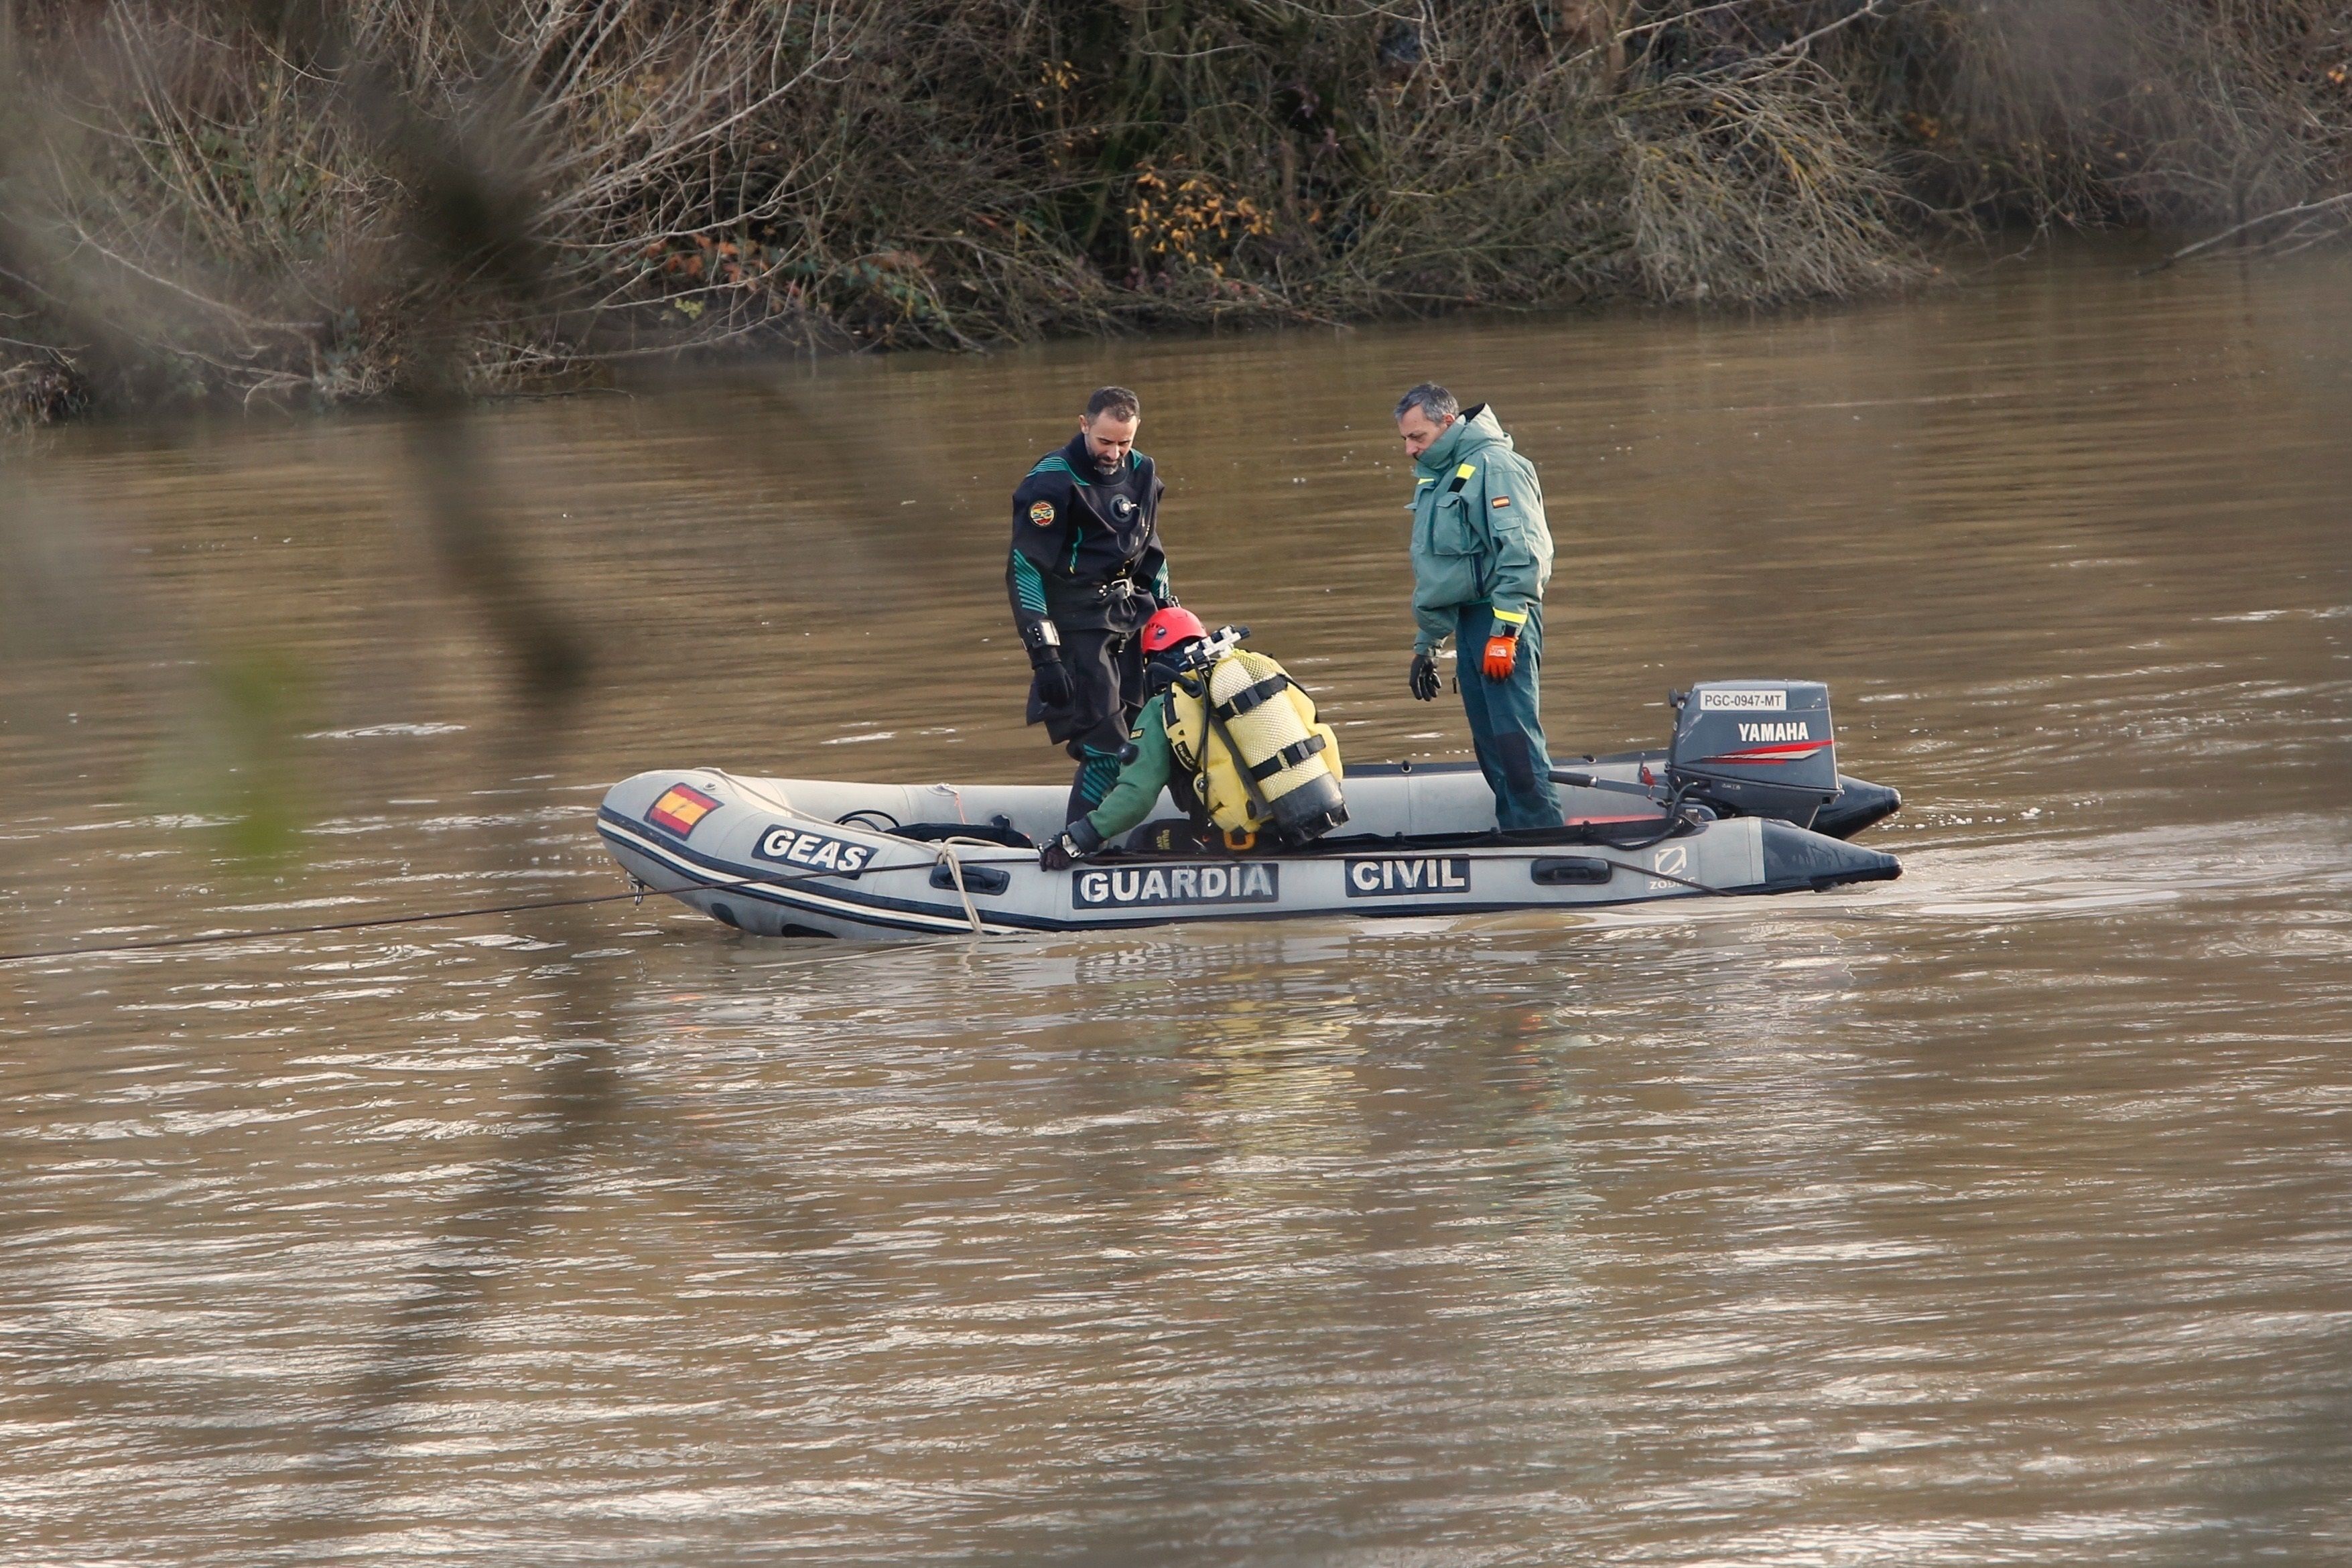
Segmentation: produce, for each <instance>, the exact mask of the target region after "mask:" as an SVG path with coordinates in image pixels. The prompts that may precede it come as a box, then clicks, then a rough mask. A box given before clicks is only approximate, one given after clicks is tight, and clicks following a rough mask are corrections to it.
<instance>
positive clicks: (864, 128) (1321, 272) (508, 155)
mask: <svg viewBox="0 0 2352 1568" xmlns="http://www.w3.org/2000/svg"><path fill="white" fill-rule="evenodd" d="M0 16H5V21H0V50H5V60H0V91H5V95H6V96H5V105H0V311H5V313H6V314H7V315H8V316H9V318H10V323H9V324H7V325H6V326H5V328H0V398H5V401H6V402H8V403H9V404H11V405H13V406H14V408H15V409H16V411H17V414H18V416H20V417H22V416H34V417H40V416H49V415H54V414H55V413H58V412H61V411H65V410H68V409H70V408H72V407H77V406H84V405H90V404H92V403H95V404H98V405H108V404H140V403H152V402H155V401H159V400H170V399H173V398H180V397H200V396H220V395H233V396H247V397H253V396H266V397H274V398H301V399H338V398H347V397H354V396H366V395H374V394H379V393H382V392H384V391H387V390H392V389H394V388H396V387H398V386H399V385H401V384H402V383H403V382H404V381H405V380H409V379H411V378H413V377H415V376H416V375H420V374H424V372H423V370H422V369H421V368H420V367H425V366H430V365H441V366H446V365H449V364H453V363H454V364H457V365H459V366H461V367H462V370H463V379H464V381H465V383H466V384H471V385H475V386H485V385H497V384H509V383H511V382H513V381H515V380H517V379H519V378H524V377H530V376H535V375H548V374H568V373H578V372H579V371H581V370H582V369H583V367H593V366H597V365H609V364H611V363H615V362H616V361H617V360H620V359H624V358H626V357H629V356H644V355H650V354H667V353H679V352H696V351H707V350H709V349H710V348H713V347H715V346H718V345H722V344H730V343H732V344H744V343H751V344H777V343H784V342H792V343H810V342H834V343H860V342H862V343H878V344H921V345H938V346H951V347H971V346H975V345H981V344H985V343H989V342H1001V341H1004V340H1008V339H1015V338H1023V337H1030V336H1034V335H1037V334H1042V333H1049V332H1066V331H1104V330H1115V329H1119V328H1126V327H1147V326H1151V325H1156V324H1162V323H1197V322H1209V321H1283V320H1308V319H1320V320H1328V319H1339V318H1362V317H1368V316H1373V315H1378V314H1384V313H1397V312H1408V311H1430V310H1444V309H1448V308H1453V307H1457V306H1465V305H1488V306H1530V305H1538V304H1550V303H1558V302H1567V301H1576V300H1610V299H1622V300H1653V301H1668V302H1681V301H1698V300H1706V301H1712V302H1717V303H1724V302H1730V303H1771V302H1778V301H1785V300H1801V299H1839V298H1845V297H1851V296H1854V295H1857V294H1861V293H1864V292H1866V291H1871V290H1876V289H1886V288H1889V287H1895V286H1899V285H1901V284H1902V283H1904V282H1905V281H1906V280H1908V279H1912V278H1914V277H1916V276H1917V275H1918V274H1919V273H1920V272H1921V271H1922V270H1923V264H1922V259H1921V258H1922V251H1921V247H1922V245H1923V244H1924V243H1926V242H1927V241H1929V240H1931V239H1933V238H1934V237H1937V235H1939V234H1944V233H1949V232H1951V231H1953V230H1956V229H1957V230H1962V231H1968V230H1979V229H1983V228H1988V227H1992V226H2015V225H2029V226H2032V225H2053V224H2054V225H2074V226H2105V225H2142V226H2157V227H2163V228H2171V229H2180V230H2190V231H2202V232H2214V231H2219V230H2223V229H2228V228H2231V227H2233V226H2239V225H2243V226H2244V227H2243V229H2242V231H2241V232H2240V234H2239V235H2238V236H2237V238H2238V239H2240V240H2241V241H2242V242H2245V243H2252V244H2256V245H2261V246H2265V247H2272V248H2282V247H2293V246H2294V245H2299V244H2305V243H2310V242H2314V241H2315V240H2317V239H2319V238H2322V237H2326V235H2328V234H2330V233H2332V232H2334V231H2335V228H2336V225H2337V223H2338V222H2339V221H2340V220H2342V219H2345V218H2347V217H2352V211H2347V206H2348V205H2352V195H2347V192H2352V86H2347V69H2352V6H2347V5H2345V4H2343V3H2342V0H1534V3H1518V0H1509V3H1506V0H1117V3H1111V0H509V3H507V4H501V5H471V6H467V5H465V4H463V3H462V0H459V3H457V4H454V5H453V3H452V0H341V3H339V4H323V3H320V0H256V3H254V4H251V5H237V4H233V3H229V0H210V3H207V0H103V3H100V4H89V3H86V0H0ZM428 349H430V350H431V351H432V352H426V351H427V350H428ZM439 374H443V375H444V376H445V379H446V371H445V372H442V373H439Z"/></svg>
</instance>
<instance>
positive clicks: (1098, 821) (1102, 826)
mask: <svg viewBox="0 0 2352 1568" xmlns="http://www.w3.org/2000/svg"><path fill="white" fill-rule="evenodd" d="M1132 738H1133V740H1134V742H1135V760H1134V761H1133V762H1131V763H1126V764H1125V765H1123V766H1122V767H1121V768H1120V769H1119V770H1118V783H1117V784H1112V785H1111V786H1110V793H1109V794H1108V795H1105V796H1103V803H1102V804H1101V805H1098V806H1097V807H1095V808H1094V809H1093V810H1092V811H1090V812H1088V813H1087V821H1088V822H1090V823H1092V824H1093V825H1094V830H1095V831H1096V832H1097V833H1099V834H1101V835H1102V836H1103V842H1105V843H1106V844H1108V842H1110V841H1111V840H1112V839H1114V838H1116V837H1118V836H1119V835H1120V834H1122V833H1127V832H1130V831H1132V830H1133V829H1135V828H1138V827H1140V826H1143V819H1144V818H1145V817H1147V816H1150V815H1151V808H1152V807H1153V806H1154V805H1158V804H1159V801H1160V791H1161V790H1163V789H1166V788H1167V787H1168V780H1169V776H1170V774H1171V773H1173V772H1174V770H1175V766H1176V760H1175V754H1174V753H1173V752H1171V751H1170V750H1169V748H1168V693H1166V692H1165V691H1162V692H1160V693H1159V694H1158V695H1157V696H1155V697H1153V698H1152V699H1151V700H1150V701H1149V702H1147V703H1145V704H1144V705H1143V711H1142V712H1141V713H1139V714H1138V715H1136V720H1135V731H1134V734H1133V737H1132Z"/></svg>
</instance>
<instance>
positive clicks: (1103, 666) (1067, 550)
mask: <svg viewBox="0 0 2352 1568" xmlns="http://www.w3.org/2000/svg"><path fill="white" fill-rule="evenodd" d="M1166 488H1167V487H1165V486H1164V485H1162V484H1161V483H1160V476H1159V474H1158V473H1157V472H1156V471H1155V470H1154V469H1153V468H1152V465H1151V459H1150V458H1147V457H1145V456H1144V455H1143V454H1142V453H1140V452H1129V454H1128V456H1127V459H1126V462H1125V463H1124V464H1123V465H1122V466H1121V467H1120V468H1119V469H1118V472H1117V473H1114V474H1108V475H1106V474H1103V473H1101V472H1098V471H1097V469H1096V468H1095V461H1094V456H1093V454H1092V453H1090V452H1088V451H1087V437H1086V435H1085V433H1084V432H1083V431H1081V432H1080V433H1079V434H1077V435H1076V436H1074V437H1071V438H1070V444H1069V445H1068V446H1066V447H1063V448H1062V449H1061V450H1059V451H1057V452H1050V453H1048V454H1046V455H1045V457H1043V458H1039V459H1038V460H1037V462H1036V465H1035V466H1034V468H1031V469H1030V470H1029V474H1028V477H1027V478H1026V479H1023V480H1022V481H1021V485H1020V488H1019V489H1015V490H1014V491H1013V549H1012V552H1011V554H1010V556H1009V558H1008V559H1007V561H1006V563H1005V568H1004V585H1005V591H1006V593H1007V594H1008V595H1010V596H1011V598H1012V600H1013V623H1014V625H1015V626H1018V627H1019V628H1020V630H1021V642H1022V646H1023V647H1025V648H1028V649H1029V650H1030V652H1031V658H1032V660H1033V662H1034V660H1035V658H1036V657H1037V655H1038V653H1039V652H1040V649H1041V644H1050V643H1051V642H1052V641H1053V640H1054V639H1055V638H1058V641H1059V647H1060V653H1061V660H1062V664H1063V667H1064V668H1066V670H1067V671H1068V672H1069V676H1070V684H1071V687H1072V689H1073V692H1074V696H1073V700H1072V701H1071V703H1070V705H1069V706H1067V707H1063V708H1048V707H1046V706H1045V703H1044V701H1043V700H1040V698H1039V697H1038V695H1037V686H1036V683H1035V681H1034V680H1033V681H1032V682H1031V683H1030V687H1029V712H1028V718H1029V722H1030V723H1032V724H1043V725H1045V733H1046V734H1048V735H1050V736H1051V737H1053V739H1054V740H1055V742H1057V743H1058V744H1060V745H1061V746H1062V747H1063V748H1064V749H1066V751H1067V752H1069V753H1070V755H1072V756H1073V757H1076V759H1077V761H1078V773H1077V777H1076V780H1075V781H1073V783H1072V784H1071V788H1070V807H1069V814H1070V816H1072V817H1074V818H1075V817H1078V816H1084V815H1085V814H1086V813H1087V812H1088V811H1091V810H1093V809H1094V807H1095V806H1096V805H1098V804H1100V803H1101V800H1102V797H1103V795H1105V794H1107V793H1108V791H1109V789H1110V786H1111V782H1112V781H1113V780H1114V779H1116V778H1117V777H1118V753H1119V748H1120V747H1122V746H1124V745H1125V744H1126V743H1127V731H1128V728H1129V726H1130V725H1131V724H1133V723H1134V721H1135V715H1136V713H1137V711H1138V710H1140V709H1141V708H1142V706H1143V699H1144V690H1143V650H1142V647H1141V646H1140V645H1139V643H1138V641H1137V639H1136V633H1137V632H1138V631H1139V630H1140V629H1141V628H1142V626H1143V623H1144V622H1145V621H1147V620H1149V619H1150V617H1151V615H1152V613H1153V612H1154V611H1156V610H1158V609H1159V608H1160V606H1161V605H1172V604H1174V603H1175V602H1176V595H1174V594H1173V593H1171V591H1170V590H1169V586H1168V557H1167V554H1166V552H1164V551H1162V550H1161V549H1160V530H1159V517H1160V495H1161V493H1162V492H1163V491H1164V490H1165V489H1166ZM1049 627H1050V628H1051V629H1050V632H1049V631H1048V630H1047V629H1046V628H1049Z"/></svg>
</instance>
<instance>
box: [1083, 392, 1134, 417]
mask: <svg viewBox="0 0 2352 1568" xmlns="http://www.w3.org/2000/svg"><path fill="white" fill-rule="evenodd" d="M1097 414H1108V415H1109V416H1111V417H1112V418H1114V419H1140V418H1142V417H1143V399H1141V398H1140V397H1138V396H1136V395H1135V394H1133V393H1131V392H1129V391H1128V389H1127V388H1125V387H1123V386H1097V387H1096V388H1095V395H1093V396H1092V397H1089V398H1087V419H1089V420H1092V419H1093V418H1094V416H1096V415H1097Z"/></svg>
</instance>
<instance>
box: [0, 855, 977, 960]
mask: <svg viewBox="0 0 2352 1568" xmlns="http://www.w3.org/2000/svg"><path fill="white" fill-rule="evenodd" d="M988 847H990V848H992V849H996V848H1002V847H1003V846H1002V845H994V844H992V845H990V846H988ZM937 864H938V862H937V861H936V860H926V861H922V862H919V863H918V864H916V865H912V866H867V867H865V868H862V869H860V870H859V871H857V872H856V873H855V875H857V876H861V877H873V876H879V875H881V874H882V873H884V872H886V871H929V870H930V869H931V868H933V867H935V866H936V865H937ZM852 874H853V873H850V872H846V871H809V872H803V873H802V874H799V875H796V876H791V877H739V878H736V879H732V880H730V881H725V882H697V883H695V884H694V885H693V886H692V887H690V888H681V889H677V890H678V891H679V892H713V893H723V892H725V891H727V890H728V889H730V888H789V887H792V886H794V885H795V884H797V883H801V882H816V881H822V880H824V879H825V878H827V877H845V876H849V875H852ZM952 875H953V876H954V877H955V879H956V888H957V890H958V891H961V890H962V888H963V871H962V868H961V867H960V866H959V867H958V868H956V870H955V871H954V872H953V873H952ZM630 880H632V881H635V878H631V879H630ZM650 890H652V889H651V885H650V884H648V883H645V882H638V883H637V885H636V887H635V889H632V890H631V891H629V892H625V893H599V894H596V895H594V896H593V897H590V898H583V899H536V900H530V901H529V902H526V903H520V904H482V905H477V906H474V907H471V908H467V909H462V910H430V911H428V912H426V913H425V914H415V915H378V916H375V917H373V918H372V919H369V920H363V921H326V922H324V923H323V924H320V925H307V926H273V927H270V928H268V929H267V930H264V931H214V932H210V933H208V934H206V935H204V936H167V937H155V938H151V939H149V940H148V941H145V942H100V943H93V944H91V945H89V946H86V947H50V948H35V949H29V950H27V951H26V952H0V963H29V962H31V961H33V960H35V959H42V958H76V957H79V956H81V955H83V954H85V953H94V952H155V951H157V950H159V949H162V948H171V947H207V946H212V945H214V944H215V943H221V942H264V941H267V940H268V939H270V938H272V937H281V936H317V935H320V934H322V933H325V932H330V931H377V930H381V929H382V928H383V927H385V926H406V925H423V924H425V923H426V922H427V921H461V920H471V919H474V918H476V917H478V916H481V915H519V914H529V913H530V912H532V911H533V910H576V909H583V908H585V907H587V906H588V905H591V904H617V903H619V902H620V901H621V900H624V899H627V900H633V901H635V902H640V903H642V902H643V901H644V900H645V896H646V893H647V892H648V891H650ZM963 907H964V910H965V912H966V913H967V914H969V915H970V916H971V922H972V929H973V930H974V931H979V930H980V914H979V911H978V910H975V909H973V907H972V902H971V895H970V894H968V893H967V894H965V895H964V901H963Z"/></svg>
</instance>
